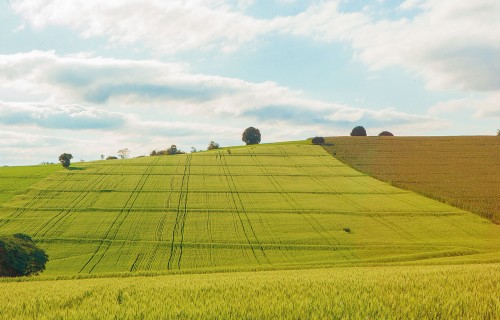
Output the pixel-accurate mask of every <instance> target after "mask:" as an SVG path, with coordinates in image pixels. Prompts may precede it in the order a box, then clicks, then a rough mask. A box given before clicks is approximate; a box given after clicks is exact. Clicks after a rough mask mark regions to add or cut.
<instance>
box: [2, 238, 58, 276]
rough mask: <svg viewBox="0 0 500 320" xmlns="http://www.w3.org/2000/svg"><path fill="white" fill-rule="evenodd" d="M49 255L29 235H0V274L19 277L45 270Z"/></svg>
mask: <svg viewBox="0 0 500 320" xmlns="http://www.w3.org/2000/svg"><path fill="white" fill-rule="evenodd" d="M48 260H49V257H48V256H47V254H46V253H45V251H43V250H42V249H40V248H38V247H37V246H36V244H35V243H34V242H33V240H32V239H31V237H30V236H28V235H26V234H22V233H17V234H14V235H12V236H10V237H0V276H2V277H5V276H7V277H20V276H28V275H32V274H38V273H39V272H42V271H43V270H45V264H46V263H47V261H48Z"/></svg>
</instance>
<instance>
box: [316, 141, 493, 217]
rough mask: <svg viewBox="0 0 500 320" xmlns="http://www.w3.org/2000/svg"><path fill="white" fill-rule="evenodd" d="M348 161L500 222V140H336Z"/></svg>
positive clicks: (394, 182)
mask: <svg viewBox="0 0 500 320" xmlns="http://www.w3.org/2000/svg"><path fill="white" fill-rule="evenodd" d="M326 142H327V144H332V143H333V144H334V146H325V149H326V150H327V151H328V152H329V153H331V154H335V157H337V158H338V159H339V160H341V161H342V162H344V163H346V164H348V165H350V166H352V167H354V168H356V169H357V170H359V171H361V172H364V173H367V174H369V175H371V176H373V177H376V178H377V179H380V180H382V181H386V182H390V183H391V184H392V185H394V186H397V187H400V188H403V189H407V190H412V191H416V192H418V193H420V194H423V195H425V196H428V197H431V198H434V199H438V200H440V201H443V202H445V203H448V204H451V205H453V206H456V207H459V208H462V209H464V210H468V211H472V212H474V213H477V214H479V215H481V216H483V217H485V218H487V219H490V220H492V221H494V222H495V223H497V224H498V223H500V163H499V162H498V159H500V138H499V137H492V136H468V137H355V138H353V137H330V138H327V139H326Z"/></svg>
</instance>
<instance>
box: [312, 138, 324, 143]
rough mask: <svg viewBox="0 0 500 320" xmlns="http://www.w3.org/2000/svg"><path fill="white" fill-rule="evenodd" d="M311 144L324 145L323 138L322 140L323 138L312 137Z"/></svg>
mask: <svg viewBox="0 0 500 320" xmlns="http://www.w3.org/2000/svg"><path fill="white" fill-rule="evenodd" d="M311 142H312V143H313V144H324V143H325V138H323V137H314V138H312V140H311Z"/></svg>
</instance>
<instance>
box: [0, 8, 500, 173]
mask: <svg viewBox="0 0 500 320" xmlns="http://www.w3.org/2000/svg"><path fill="white" fill-rule="evenodd" d="M499 17H500V1H498V0H474V1H456V0H401V1H396V0H378V1H355V0H331V1H329V0H321V1H320V0H302V1H300V0H184V1H179V0H168V1H164V0H127V1H125V0H122V1H117V0H107V1H101V0H72V1H68V0H45V1H43V0H0V135H1V138H0V165H31V164H39V163H42V162H57V159H58V156H59V155H60V154H61V153H65V152H66V153H71V154H72V155H73V157H74V159H73V161H80V160H85V161H90V160H96V159H100V157H101V155H105V156H110V155H117V151H118V150H120V149H123V148H128V149H129V150H130V151H131V156H133V157H135V156H141V155H148V154H149V153H150V152H151V151H152V150H161V149H166V148H168V147H170V145H172V144H175V145H177V147H178V148H179V149H181V150H184V151H190V150H191V148H192V147H194V148H196V149H198V150H203V149H206V148H207V146H208V144H209V142H210V141H211V140H214V141H216V142H217V143H219V144H220V145H221V146H232V145H242V144H244V143H243V142H242V141H241V135H242V132H243V131H244V130H245V128H247V127H250V126H253V127H256V128H258V129H259V130H260V132H261V134H262V143H268V142H278V141H289V140H300V139H306V138H309V137H314V136H346V135H349V134H350V132H351V130H352V128H353V127H355V126H358V125H361V126H364V127H365V128H366V130H367V132H368V135H374V136H375V135H378V133H380V132H381V131H384V130H387V131H391V132H392V133H393V134H394V135H396V136H415V135H425V136H429V135H438V136H443V135H495V134H496V131H497V129H499V128H500V59H499V57H500V19H499Z"/></svg>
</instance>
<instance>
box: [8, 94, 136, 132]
mask: <svg viewBox="0 0 500 320" xmlns="http://www.w3.org/2000/svg"><path fill="white" fill-rule="evenodd" d="M125 121H126V120H125V117H124V115H122V114H119V113H116V112H109V111H105V110H100V109H97V108H93V107H83V106H79V105H53V104H47V103H38V102H32V103H29V102H24V103H19V102H18V103H12V102H2V101H0V123H1V124H4V125H27V126H33V125H35V126H39V127H42V128H52V129H75V130H81V129H104V130H111V129H116V128H120V127H122V126H123V125H124V124H125Z"/></svg>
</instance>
